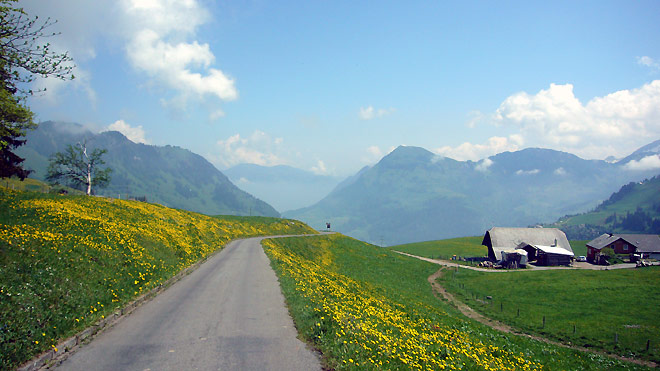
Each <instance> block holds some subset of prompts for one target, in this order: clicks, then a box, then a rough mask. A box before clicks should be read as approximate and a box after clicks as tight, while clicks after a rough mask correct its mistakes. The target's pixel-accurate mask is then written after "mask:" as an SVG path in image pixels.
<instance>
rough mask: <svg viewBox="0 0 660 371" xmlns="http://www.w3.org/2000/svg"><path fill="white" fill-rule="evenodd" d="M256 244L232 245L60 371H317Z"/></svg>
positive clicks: (81, 351) (254, 240)
mask: <svg viewBox="0 0 660 371" xmlns="http://www.w3.org/2000/svg"><path fill="white" fill-rule="evenodd" d="M296 336H297V332H296V329H295V328H294V326H293V322H292V320H291V317H290V316H289V314H288V311H287V309H286V308H285V305H284V297H283V296H282V293H281V291H280V287H279V284H278V282H277V277H276V275H275V273H274V272H273V270H272V269H271V267H270V263H269V260H268V257H267V256H266V254H265V253H264V252H263V249H262V247H261V238H251V239H247V240H239V241H234V242H232V243H230V244H229V245H227V246H226V247H225V248H224V249H223V250H222V251H220V252H219V253H218V254H216V255H215V256H213V257H212V258H210V259H209V260H208V261H207V262H206V263H204V264H202V265H201V266H200V267H199V268H198V269H197V270H195V271H194V272H193V273H191V274H190V275H188V276H186V277H184V278H183V279H181V280H180V281H179V282H177V283H175V284H174V285H172V286H171V287H169V288H168V289H167V290H165V291H164V292H162V293H160V294H159V295H158V296H157V297H155V298H154V299H152V300H151V301H149V302H147V303H145V304H143V305H142V306H140V307H139V308H137V309H136V310H135V311H133V312H132V313H131V314H130V315H129V316H128V317H126V318H125V319H123V320H122V321H120V322H119V323H117V324H116V325H115V326H114V327H112V328H111V329H109V330H106V331H105V332H103V333H102V334H100V335H99V336H97V337H96V338H95V339H94V340H92V341H91V342H90V343H89V344H87V345H84V346H83V347H81V348H80V349H79V350H78V351H77V352H75V353H74V354H72V355H71V356H70V357H69V358H68V359H67V360H65V361H64V362H63V363H62V364H61V365H60V366H59V369H62V370H85V371H87V370H139V371H144V370H152V371H156V370H320V369H321V366H320V362H319V359H318V356H317V355H316V354H314V353H313V352H312V351H311V350H309V349H308V348H307V347H306V345H305V344H304V343H303V342H301V341H300V340H298V339H297V337H296Z"/></svg>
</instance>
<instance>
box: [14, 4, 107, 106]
mask: <svg viewBox="0 0 660 371" xmlns="http://www.w3.org/2000/svg"><path fill="white" fill-rule="evenodd" d="M111 4H112V2H103V1H98V2H97V1H93V2H92V1H87V0H70V1H67V2H66V4H62V3H60V2H55V1H53V2H51V1H46V2H44V1H41V0H20V2H19V5H20V6H21V7H23V8H24V9H25V11H26V12H27V13H28V14H29V15H30V16H39V21H40V22H42V21H44V20H45V19H46V18H48V17H50V18H51V21H54V22H55V21H56V23H55V24H53V25H52V26H50V27H48V28H47V29H45V33H46V34H48V33H50V32H55V33H60V34H59V35H56V36H54V37H47V38H43V39H42V40H40V41H42V42H43V43H46V42H48V43H50V49H51V51H53V52H55V53H58V54H61V53H65V52H66V53H67V54H68V55H69V56H70V57H72V58H73V62H68V63H65V65H67V66H70V67H72V68H73V69H72V71H73V74H74V76H75V79H74V80H73V81H71V80H60V79H57V78H54V77H49V78H39V79H37V80H36V81H35V82H34V83H33V84H34V86H33V89H34V90H43V89H46V91H45V92H43V93H42V94H38V95H36V96H35V97H34V98H35V99H37V100H39V101H42V102H46V103H48V104H50V105H55V104H58V103H59V101H60V99H65V98H63V95H62V93H61V92H62V90H64V89H65V88H67V87H72V88H73V89H75V90H78V91H82V92H83V93H84V94H85V95H86V96H87V99H88V100H89V101H90V103H91V104H92V105H94V106H95V105H96V98H97V97H96V92H95V91H94V89H93V88H92V83H91V77H92V76H91V73H90V71H89V70H87V69H85V68H84V67H81V66H80V64H81V63H83V64H84V63H85V62H86V61H88V60H90V59H93V58H95V57H96V50H95V48H94V41H95V38H96V37H97V36H98V34H99V33H100V32H101V30H107V29H108V28H109V27H108V25H109V20H110V19H112V17H109V16H108V15H109V14H112V12H111V8H112V5H111ZM73 9H75V10H73ZM39 24H41V23H39Z"/></svg>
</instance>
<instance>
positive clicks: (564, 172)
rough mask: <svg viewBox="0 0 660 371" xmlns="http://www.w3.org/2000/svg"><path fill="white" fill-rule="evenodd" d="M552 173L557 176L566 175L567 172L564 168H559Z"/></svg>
mask: <svg viewBox="0 0 660 371" xmlns="http://www.w3.org/2000/svg"><path fill="white" fill-rule="evenodd" d="M552 173H553V174H555V175H566V170H564V168H563V167H558V168H556V169H555V171H553V172H552Z"/></svg>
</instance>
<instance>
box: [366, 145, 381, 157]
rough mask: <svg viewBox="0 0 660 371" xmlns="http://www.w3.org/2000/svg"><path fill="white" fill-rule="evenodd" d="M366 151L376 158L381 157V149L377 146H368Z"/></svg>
mask: <svg viewBox="0 0 660 371" xmlns="http://www.w3.org/2000/svg"><path fill="white" fill-rule="evenodd" d="M367 153H369V155H371V156H372V157H374V158H376V159H378V160H379V159H381V158H382V157H383V151H381V150H380V148H378V146H370V147H368V148H367Z"/></svg>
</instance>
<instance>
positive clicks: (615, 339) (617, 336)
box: [614, 332, 619, 345]
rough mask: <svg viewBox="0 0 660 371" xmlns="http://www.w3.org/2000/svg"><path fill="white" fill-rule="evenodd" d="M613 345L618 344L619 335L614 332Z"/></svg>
mask: <svg viewBox="0 0 660 371" xmlns="http://www.w3.org/2000/svg"><path fill="white" fill-rule="evenodd" d="M614 344H615V345H616V344H619V334H618V333H616V332H615V333H614Z"/></svg>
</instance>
